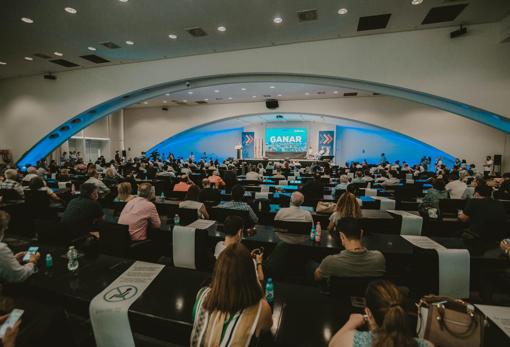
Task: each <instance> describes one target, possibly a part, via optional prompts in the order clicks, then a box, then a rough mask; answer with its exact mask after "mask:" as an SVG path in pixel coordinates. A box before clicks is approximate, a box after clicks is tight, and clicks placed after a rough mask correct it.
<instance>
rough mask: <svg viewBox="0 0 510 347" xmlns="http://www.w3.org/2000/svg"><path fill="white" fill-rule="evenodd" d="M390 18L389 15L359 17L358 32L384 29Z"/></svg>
mask: <svg viewBox="0 0 510 347" xmlns="http://www.w3.org/2000/svg"><path fill="white" fill-rule="evenodd" d="M390 17H391V13H387V14H379V15H376V16H366V17H359V22H358V31H365V30H376V29H384V28H386V26H387V25H388V21H389V20H390Z"/></svg>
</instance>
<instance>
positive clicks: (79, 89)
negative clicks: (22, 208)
mask: <svg viewBox="0 0 510 347" xmlns="http://www.w3.org/2000/svg"><path fill="white" fill-rule="evenodd" d="M449 31H451V29H450V28H442V29H433V30H420V31H413V32H402V33H392V34H384V35H373V36H362V37H355V38H345V39H338V40H327V41H318V42H308V43H300V44H293V45H285V46H277V47H269V48H260V49H251V50H244V51H235V52H227V53H218V54H209V55H198V56H192V57H185V58H177V59H168V60H160V61H152V62H144V63H136V64H126V65H117V66H108V67H103V68H94V69H83V70H76V71H69V72H66V73H59V74H58V80H57V81H47V80H43V79H42V77H41V76H34V77H28V78H19V79H9V80H3V81H1V82H0V122H1V127H0V146H1V147H2V148H9V149H11V150H12V152H13V155H14V158H15V159H18V158H19V157H20V156H21V155H22V154H23V153H24V152H25V151H26V150H27V149H29V148H30V147H31V146H32V145H34V144H35V143H36V142H37V141H38V140H39V139H40V138H41V137H43V136H44V135H46V134H47V133H48V132H49V131H51V130H52V129H54V128H55V127H57V126H58V125H59V124H61V123H63V122H64V121H65V120H67V119H69V118H70V117H72V116H74V115H76V114H78V113H80V112H82V111H84V110H86V109H88V108H90V107H93V106H95V105H96V104H98V103H100V102H104V101H106V100H109V99H111V98H113V97H116V96H118V95H120V94H123V93H128V92H131V91H133V90H137V89H141V88H143V87H147V86H151V85H154V84H157V83H163V82H168V81H174V80H179V79H185V78H191V77H200V76H207V75H221V74H229V73H257V72H280V73H296V74H300V73H306V74H317V75H325V76H338V77H347V78H354V79H360V80H367V81H373V82H379V83H385V84H390V85H395V86H400V87H406V88H410V89H414V90H419V91H423V92H428V93H431V94H435V95H440V96H444V97H447V98H451V99H454V100H459V101H462V102H465V103H468V104H471V105H474V106H477V107H480V108H484V109H487V110H490V111H492V112H495V113H499V114H502V115H504V116H506V117H509V118H510V88H508V86H509V85H510V64H508V57H510V45H509V44H501V43H499V42H500V40H499V39H500V26H499V24H498V23H496V24H485V25H477V26H472V27H470V33H469V35H467V36H465V37H462V38H459V39H456V40H450V38H449V35H448V34H449ZM452 130H454V129H452ZM431 136H433V135H431ZM491 149H492V148H487V149H486V151H487V152H489V151H490V150H491Z"/></svg>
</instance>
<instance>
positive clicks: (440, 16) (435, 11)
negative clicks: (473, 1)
mask: <svg viewBox="0 0 510 347" xmlns="http://www.w3.org/2000/svg"><path fill="white" fill-rule="evenodd" d="M467 5H468V4H458V5H450V6H441V7H432V8H431V9H430V11H429V13H427V15H426V16H425V18H424V19H423V22H421V24H433V23H442V22H451V21H452V20H455V18H457V16H458V15H459V14H460V13H461V12H462V11H463V10H464V9H465V8H466V6H467Z"/></svg>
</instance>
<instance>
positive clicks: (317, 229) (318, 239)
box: [315, 222, 322, 243]
mask: <svg viewBox="0 0 510 347" xmlns="http://www.w3.org/2000/svg"><path fill="white" fill-rule="evenodd" d="M321 234H322V227H321V222H317V226H316V227H315V242H317V243H320V242H321Z"/></svg>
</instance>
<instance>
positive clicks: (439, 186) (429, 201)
mask: <svg viewBox="0 0 510 347" xmlns="http://www.w3.org/2000/svg"><path fill="white" fill-rule="evenodd" d="M441 199H448V192H447V191H446V189H445V185H444V181H443V180H442V179H439V178H436V179H434V180H433V181H432V188H430V189H429V190H427V192H426V193H425V196H424V197H423V200H422V203H421V207H422V208H435V209H438V210H439V200H441Z"/></svg>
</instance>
